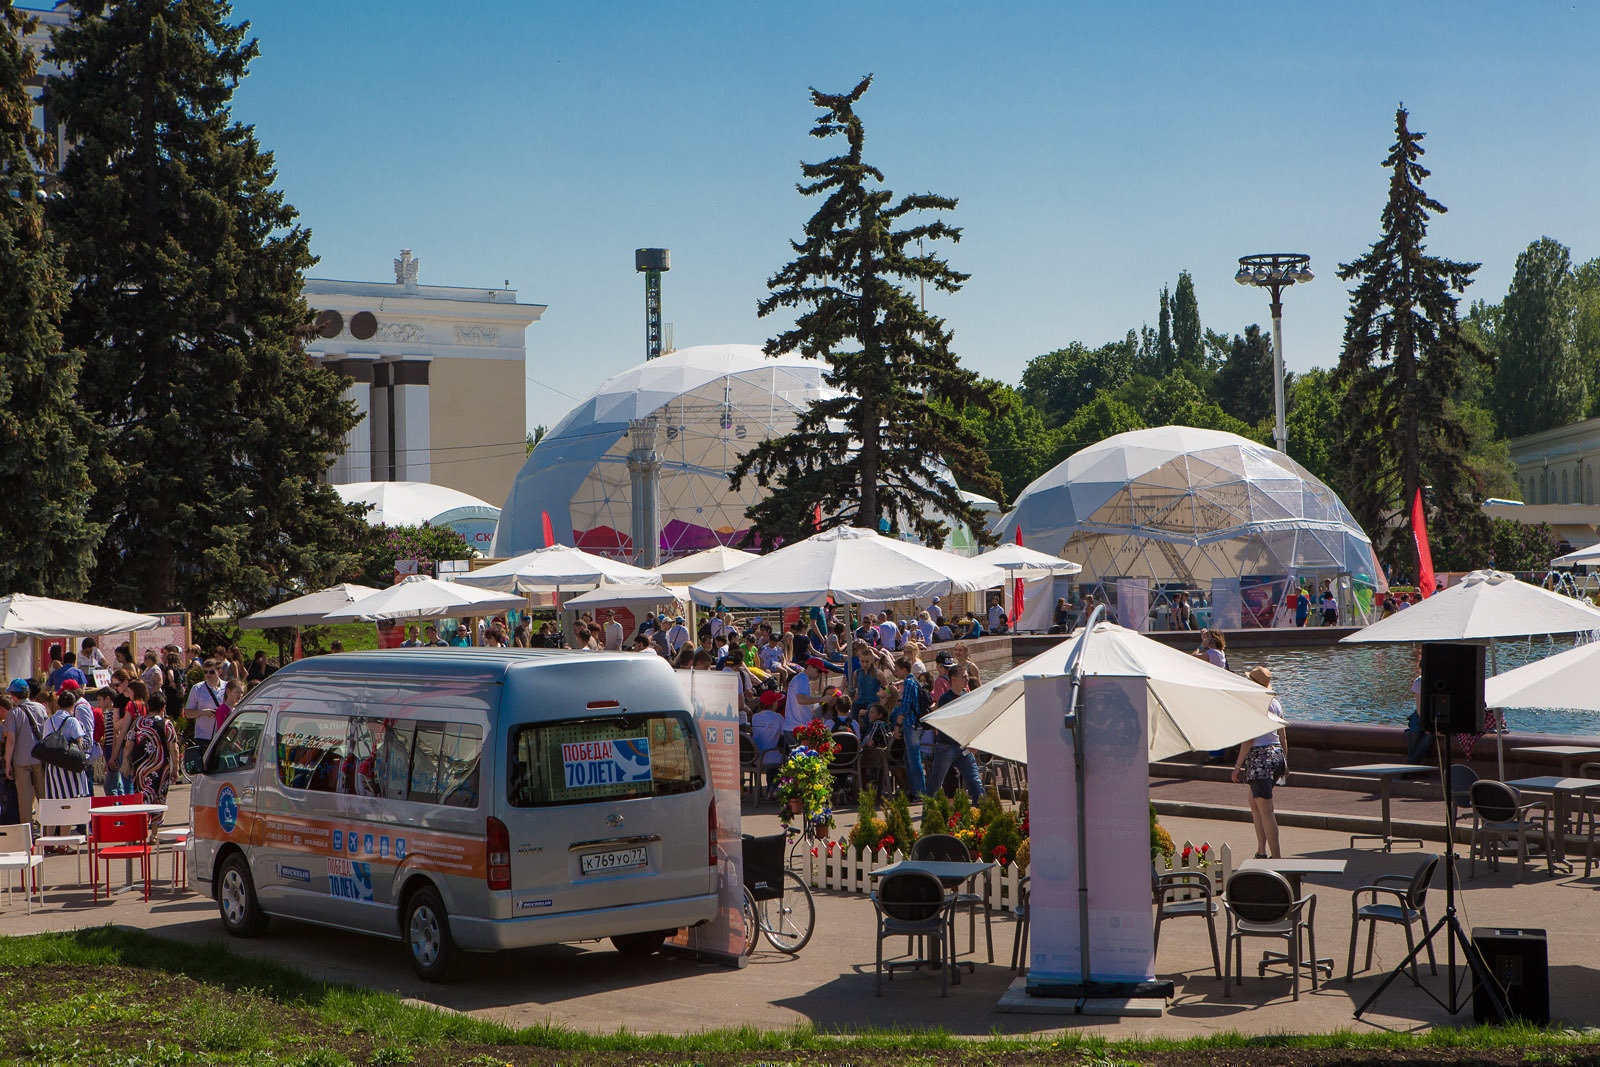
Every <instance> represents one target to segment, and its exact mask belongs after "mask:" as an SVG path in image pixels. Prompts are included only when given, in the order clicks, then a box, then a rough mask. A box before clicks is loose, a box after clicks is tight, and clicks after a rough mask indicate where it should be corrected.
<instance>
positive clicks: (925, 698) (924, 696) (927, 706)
mask: <svg viewBox="0 0 1600 1067" xmlns="http://www.w3.org/2000/svg"><path fill="white" fill-rule="evenodd" d="M931 711H933V686H931V685H924V684H923V683H921V682H918V683H917V725H918V726H921V725H922V720H923V719H926V718H927V717H928V713H929V712H931Z"/></svg>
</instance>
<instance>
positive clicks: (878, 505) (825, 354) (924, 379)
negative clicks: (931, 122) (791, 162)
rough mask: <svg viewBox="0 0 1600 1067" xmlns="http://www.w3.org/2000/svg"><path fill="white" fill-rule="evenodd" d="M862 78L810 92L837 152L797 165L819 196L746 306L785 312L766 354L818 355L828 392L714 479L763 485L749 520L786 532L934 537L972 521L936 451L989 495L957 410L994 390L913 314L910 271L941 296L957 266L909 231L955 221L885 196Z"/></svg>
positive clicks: (935, 200)
mask: <svg viewBox="0 0 1600 1067" xmlns="http://www.w3.org/2000/svg"><path fill="white" fill-rule="evenodd" d="M871 84H872V79H871V77H870V76H869V77H867V78H863V79H862V80H861V82H860V83H859V84H858V85H856V87H855V88H854V89H852V90H851V91H850V92H848V93H844V94H830V93H822V92H818V91H816V90H815V89H813V90H812V92H811V100H812V103H814V104H815V105H816V106H817V107H819V108H821V109H822V114H821V115H820V116H819V117H818V120H817V125H816V126H815V128H813V129H812V131H811V134H812V136H814V137H818V138H821V139H824V140H831V139H833V138H843V139H844V142H845V147H844V151H843V152H842V154H840V155H837V156H834V157H832V158H830V159H826V160H823V161H821V162H819V163H805V164H802V165H801V173H802V174H803V175H804V177H805V179H806V181H805V182H804V183H802V184H801V185H799V186H798V188H799V191H800V193H801V195H803V196H820V197H822V198H823V202H822V204H821V206H820V207H819V208H818V209H817V211H816V214H814V215H813V216H812V217H811V219H810V220H809V221H808V222H807V223H806V226H805V236H804V237H803V238H802V239H801V240H798V241H793V242H791V247H792V248H793V249H794V252H795V258H794V259H793V260H792V261H791V262H789V263H788V264H787V265H785V266H784V267H783V268H782V269H781V270H779V271H778V272H777V273H776V274H775V275H773V276H772V278H771V279H770V280H769V281H768V282H767V288H768V289H769V290H771V292H770V294H769V295H768V296H767V297H765V298H764V299H762V300H761V302H760V303H759V304H758V305H757V310H758V311H759V313H760V314H761V315H762V316H766V315H770V314H772V313H773V312H774V311H776V310H778V309H779V308H795V309H800V310H801V313H800V314H799V315H798V316H797V318H796V320H795V324H794V327H793V329H790V330H787V331H785V332H784V333H782V334H780V335H778V336H777V337H774V338H772V339H771V340H769V341H768V342H767V345H766V350H767V352H768V354H770V355H777V354H779V353H781V352H791V351H792V352H798V353H800V354H801V355H803V356H807V357H810V358H813V359H823V360H826V361H827V363H828V370H827V372H826V373H825V374H824V375H823V379H824V381H826V382H827V383H828V384H829V385H831V386H833V387H834V388H835V389H837V390H839V391H840V395H839V396H838V397H836V398H833V399H828V400H821V401H817V402H816V403H814V404H812V405H811V407H810V408H809V409H807V411H806V412H805V414H803V415H802V416H801V417H800V420H799V422H798V423H797V424H796V426H795V429H794V432H792V433H790V434H787V435H785V436H783V437H779V438H774V439H771V440H768V441H763V442H762V443H760V444H759V445H757V446H756V447H755V448H754V449H752V450H750V451H749V452H746V453H745V454H744V455H743V456H741V457H740V460H739V463H738V464H737V465H736V466H735V468H734V470H733V471H732V472H731V475H730V478H731V481H732V483H733V485H734V486H735V487H736V488H737V487H738V486H739V485H740V483H741V482H742V481H743V479H744V478H746V477H754V478H755V480H756V483H757V484H758V485H761V486H763V487H770V488H772V489H773V490H774V491H773V492H772V493H770V494H769V495H768V496H767V497H765V498H764V499H763V500H761V501H759V502H758V503H756V504H755V505H753V506H752V507H751V508H750V509H749V511H748V512H747V514H748V515H749V517H750V519H751V521H752V524H753V528H754V530H755V531H756V532H757V533H759V534H760V535H762V536H764V537H782V538H786V539H792V538H795V537H801V536H804V535H806V534H808V533H810V532H812V529H813V523H812V515H813V509H815V508H816V507H818V506H820V507H821V509H822V512H823V515H824V518H823V525H824V526H838V525H852V526H864V527H866V528H868V529H879V528H881V524H882V523H883V522H886V523H887V525H888V528H889V530H890V531H891V532H893V533H899V532H900V531H901V530H902V529H905V528H909V529H910V530H911V531H913V532H914V533H915V534H916V536H917V537H918V538H920V539H921V540H923V541H924V542H927V543H929V544H932V545H936V546H939V545H943V543H944V540H945V537H946V535H947V534H948V533H949V530H948V528H947V527H946V526H945V524H944V523H943V522H942V521H941V519H940V516H941V515H945V516H949V517H950V518H953V519H955V520H957V521H959V522H963V523H965V524H966V525H967V526H968V527H970V528H971V529H973V530H975V531H980V533H981V531H982V530H983V529H984V522H983V518H982V516H981V515H980V514H979V513H978V512H977V511H975V510H974V509H973V508H972V507H971V506H969V505H968V504H967V503H966V502H965V501H964V500H962V498H961V496H960V494H959V492H958V490H957V489H956V486H955V485H953V484H951V483H950V482H949V481H946V480H944V479H943V478H941V476H940V471H939V463H940V462H941V461H942V462H943V463H944V464H945V465H947V466H948V468H949V470H950V472H951V473H952V474H953V475H954V476H955V478H956V479H957V480H958V481H959V482H961V483H962V484H963V485H967V486H969V487H971V488H973V489H974V490H976V491H977V492H980V493H984V494H986V495H991V496H992V495H995V494H997V493H999V492H1000V486H999V484H998V482H996V480H995V478H994V475H993V473H992V472H991V470H990V468H989V461H988V457H987V455H986V454H985V452H984V443H983V441H982V440H981V439H980V438H979V437H978V436H977V434H976V433H974V432H973V430H972V429H971V427H970V426H968V425H967V424H966V423H964V422H963V420H962V419H961V417H960V414H961V412H963V411H965V410H966V409H967V408H968V407H969V406H970V407H973V408H977V409H981V410H986V411H990V412H993V411H995V410H996V409H997V407H998V400H997V398H996V396H995V394H994V391H993V390H992V389H987V388H985V387H984V386H983V385H982V384H981V382H980V380H979V378H978V376H977V375H976V374H974V373H973V372H972V371H969V370H966V369H964V368H963V367H962V366H961V365H960V363H959V362H958V361H957V359H956V356H955V353H954V352H953V351H951V348H950V341H951V335H950V332H949V331H948V330H946V329H945V325H944V320H942V319H940V318H939V317H937V316H935V315H931V314H929V313H927V312H926V311H925V310H923V309H922V308H921V307H920V306H919V304H918V300H917V293H916V292H915V291H914V290H912V289H911V288H909V286H910V285H912V284H913V283H927V284H928V285H929V286H930V287H931V288H932V289H934V290H935V291H937V292H944V293H953V292H955V291H957V290H958V289H960V287H961V283H962V282H964V281H965V280H966V278H967V276H966V275H965V274H961V273H960V272H958V271H955V270H953V269H951V267H950V266H949V264H947V263H946V262H945V261H944V260H943V259H941V258H940V257H939V256H938V255H936V254H934V253H931V252H930V253H925V252H923V251H922V249H921V243H922V242H924V241H926V242H930V243H931V242H936V241H939V240H941V239H946V238H947V239H949V240H951V241H958V240H960V238H961V231H960V230H959V229H956V228H955V227H952V226H949V225H947V224H946V223H945V222H944V221H943V220H942V219H937V218H933V219H931V220H928V221H918V220H922V219H927V217H928V215H929V214H930V213H935V212H940V211H949V210H952V209H954V208H955V206H956V202H955V200H953V199H951V198H949V197H944V196H936V195H934V194H932V193H922V194H916V195H912V196H906V197H903V198H901V199H900V200H899V201H898V202H895V201H894V194H893V193H892V192H890V191H889V190H888V189H885V188H881V186H882V184H883V181H884V177H883V173H882V172H881V171H880V170H878V168H877V167H875V166H873V165H872V164H870V163H868V162H866V160H865V157H864V155H863V151H862V148H863V144H864V142H865V137H866V134H865V130H864V128H863V126H862V123H861V119H860V118H859V117H858V116H857V115H856V112H855V106H856V103H857V102H858V101H859V100H860V99H861V96H862V94H863V93H865V92H866V91H867V87H868V86H869V85H871Z"/></svg>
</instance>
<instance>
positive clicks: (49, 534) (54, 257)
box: [0, 0, 101, 598]
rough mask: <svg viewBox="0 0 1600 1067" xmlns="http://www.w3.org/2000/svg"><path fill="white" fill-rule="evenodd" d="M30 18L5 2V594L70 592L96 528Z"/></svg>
mask: <svg viewBox="0 0 1600 1067" xmlns="http://www.w3.org/2000/svg"><path fill="white" fill-rule="evenodd" d="M34 25H35V20H34V19H33V18H32V17H31V16H28V15H25V14H24V13H23V12H22V11H19V10H18V9H17V8H16V7H15V6H14V5H13V3H12V0H0V499H3V500H5V501H6V506H5V507H4V508H0V546H3V547H0V593H32V594H34V595H36V596H58V597H66V598H76V597H80V596H82V595H83V593H84V591H85V587H86V586H87V584H88V579H89V566H90V564H91V563H92V562H93V552H94V549H95V546H96V544H97V543H98V542H99V540H100V534H101V529H100V527H99V526H97V525H95V524H94V523H93V522H91V521H89V519H88V518H87V515H86V512H87V511H88V501H89V494H90V492H91V491H92V488H93V487H92V485H91V484H90V479H89V465H88V454H89V443H90V441H91V440H92V436H93V435H92V430H93V427H92V424H91V423H90V422H89V420H88V418H87V417H86V416H85V415H84V414H83V411H82V410H81V409H80V408H79V407H78V404H77V401H76V400H75V399H74V398H73V391H74V390H75V389H76V388H77V384H78V373H79V370H80V368H81V367H82V364H83V356H82V353H80V352H65V351H63V350H62V344H61V332H60V329H59V322H60V319H61V314H62V311H63V310H64V309H65V307H66V304H67V294H68V292H69V286H68V284H67V275H66V271H65V270H64V268H63V267H62V263H61V254H60V251H59V250H58V249H57V248H56V246H55V242H54V241H53V240H52V239H51V236H50V233H49V231H48V230H47V229H46V227H45V219H44V209H43V207H42V206H41V203H40V199H39V180H38V170H39V168H41V167H43V166H44V165H46V164H48V163H49V162H50V160H49V158H48V152H49V147H50V146H49V144H48V142H47V141H46V140H45V139H44V137H43V136H42V135H41V133H40V132H39V131H38V130H37V129H36V128H35V127H34V126H33V123H32V119H33V101H32V100H31V99H29V97H28V93H27V90H26V88H25V86H26V84H27V82H28V80H29V79H30V78H32V77H33V76H34V74H35V72H36V69H37V57H36V56H34V55H33V53H32V52H31V51H30V50H27V49H24V48H23V46H22V38H23V36H24V35H25V34H27V33H31V32H32V31H33V28H34Z"/></svg>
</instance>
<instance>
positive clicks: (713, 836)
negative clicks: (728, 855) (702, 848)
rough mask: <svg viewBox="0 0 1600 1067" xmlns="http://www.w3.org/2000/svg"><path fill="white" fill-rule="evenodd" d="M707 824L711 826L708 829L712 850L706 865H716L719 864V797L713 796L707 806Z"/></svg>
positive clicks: (709, 845) (709, 844)
mask: <svg viewBox="0 0 1600 1067" xmlns="http://www.w3.org/2000/svg"><path fill="white" fill-rule="evenodd" d="M706 824H707V826H708V827H709V829H708V831H707V836H708V840H707V847H708V848H709V850H710V856H709V858H708V859H707V860H706V865H707V866H709V867H715V866H716V865H717V798H716V797H715V796H713V797H712V798H711V803H710V805H708V806H707V808H706Z"/></svg>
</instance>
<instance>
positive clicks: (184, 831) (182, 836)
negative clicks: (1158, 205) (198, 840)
mask: <svg viewBox="0 0 1600 1067" xmlns="http://www.w3.org/2000/svg"><path fill="white" fill-rule="evenodd" d="M193 843H194V827H192V826H164V827H162V828H161V829H160V830H157V831H156V844H157V845H165V846H166V851H167V852H168V853H170V854H171V856H172V891H173V892H174V893H176V892H177V891H178V885H179V884H180V883H179V880H178V872H179V871H182V872H183V880H182V883H181V884H182V885H183V886H185V887H187V886H188V885H189V848H190V846H191V845H192V844H193ZM160 877H161V850H160V849H159V848H158V849H157V850H156V878H157V879H158V880H159V879H160Z"/></svg>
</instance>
